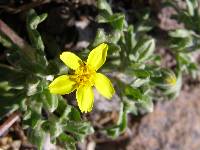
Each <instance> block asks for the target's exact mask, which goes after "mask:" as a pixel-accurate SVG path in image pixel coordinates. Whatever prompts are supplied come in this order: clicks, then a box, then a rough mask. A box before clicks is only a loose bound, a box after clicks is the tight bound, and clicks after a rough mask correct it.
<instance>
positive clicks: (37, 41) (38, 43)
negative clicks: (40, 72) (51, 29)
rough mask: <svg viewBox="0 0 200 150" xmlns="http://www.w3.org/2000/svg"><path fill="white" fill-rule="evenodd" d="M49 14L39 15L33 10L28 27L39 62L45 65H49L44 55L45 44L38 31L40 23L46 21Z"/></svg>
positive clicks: (27, 22)
mask: <svg viewBox="0 0 200 150" xmlns="http://www.w3.org/2000/svg"><path fill="white" fill-rule="evenodd" d="M46 17H47V14H42V15H39V16H38V15H37V14H36V12H35V10H34V9H31V10H30V11H29V12H28V14H27V20H26V27H27V30H28V35H29V39H30V41H31V44H32V45H33V47H34V48H36V49H37V61H38V62H39V63H41V64H43V65H45V66H46V65H47V60H46V57H45V54H44V44H43V41H42V37H41V35H40V33H39V32H38V31H37V26H38V24H39V23H41V22H42V21H44V20H45V19H46Z"/></svg>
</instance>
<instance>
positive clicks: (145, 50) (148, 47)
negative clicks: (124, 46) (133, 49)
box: [138, 39, 155, 62]
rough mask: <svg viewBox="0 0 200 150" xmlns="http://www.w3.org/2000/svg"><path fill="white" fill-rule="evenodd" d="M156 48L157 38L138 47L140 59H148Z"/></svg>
mask: <svg viewBox="0 0 200 150" xmlns="http://www.w3.org/2000/svg"><path fill="white" fill-rule="evenodd" d="M154 50H155V40H154V39H150V40H147V41H146V42H145V43H143V46H142V47H140V49H138V52H139V53H140V56H139V61H140V62H143V61H146V60H147V59H148V58H149V57H150V56H151V55H152V54H153V52H154Z"/></svg>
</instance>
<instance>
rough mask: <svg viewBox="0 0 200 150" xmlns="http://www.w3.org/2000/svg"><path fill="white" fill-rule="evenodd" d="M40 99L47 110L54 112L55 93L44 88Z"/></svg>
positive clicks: (56, 102)
mask: <svg viewBox="0 0 200 150" xmlns="http://www.w3.org/2000/svg"><path fill="white" fill-rule="evenodd" d="M40 95H41V100H42V101H43V103H44V106H45V108H46V109H47V110H48V111H49V112H51V113H52V112H54V111H55V110H56V108H57V107H58V97H57V95H55V94H51V93H50V92H49V90H48V89H46V90H45V91H44V92H42V93H41V94H40Z"/></svg>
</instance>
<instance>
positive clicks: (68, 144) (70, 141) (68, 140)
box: [58, 133, 76, 150]
mask: <svg viewBox="0 0 200 150" xmlns="http://www.w3.org/2000/svg"><path fill="white" fill-rule="evenodd" d="M58 139H59V141H60V142H61V143H62V145H64V146H65V148H66V149H67V150H76V146H75V143H76V141H75V140H74V138H73V137H71V136H69V135H67V134H65V133H62V134H61V135H60V136H59V137H58Z"/></svg>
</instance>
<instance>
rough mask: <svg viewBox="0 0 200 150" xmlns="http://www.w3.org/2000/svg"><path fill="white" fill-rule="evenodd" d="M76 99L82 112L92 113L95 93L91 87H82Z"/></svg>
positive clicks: (77, 92) (78, 90)
mask: <svg viewBox="0 0 200 150" xmlns="http://www.w3.org/2000/svg"><path fill="white" fill-rule="evenodd" d="M76 99H77V101H78V107H79V108H80V110H81V112H90V111H91V110H92V107H93V103H94V93H93V91H92V87H91V86H80V87H79V88H78V89H77V91H76Z"/></svg>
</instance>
